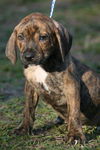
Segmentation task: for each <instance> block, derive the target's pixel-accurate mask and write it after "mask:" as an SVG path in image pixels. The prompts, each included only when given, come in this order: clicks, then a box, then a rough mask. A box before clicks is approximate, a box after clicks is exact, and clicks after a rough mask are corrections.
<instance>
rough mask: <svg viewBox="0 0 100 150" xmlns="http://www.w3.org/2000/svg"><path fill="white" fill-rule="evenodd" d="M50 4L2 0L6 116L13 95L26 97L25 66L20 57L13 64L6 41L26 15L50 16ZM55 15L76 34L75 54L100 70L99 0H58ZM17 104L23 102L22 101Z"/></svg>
mask: <svg viewBox="0 0 100 150" xmlns="http://www.w3.org/2000/svg"><path fill="white" fill-rule="evenodd" d="M50 4H51V0H0V106H1V107H0V110H2V113H1V114H2V115H1V116H3V115H4V114H3V113H4V112H5V109H6V108H8V103H9V102H10V100H11V99H12V98H15V97H19V98H20V97H22V96H23V87H24V76H23V68H22V65H21V62H20V60H18V62H17V64H16V65H15V66H13V65H12V64H11V63H10V62H9V60H8V59H7V58H6V57H5V47H6V44H7V41H8V39H9V37H10V35H11V33H12V31H13V29H14V27H15V26H16V25H17V24H18V23H19V21H20V20H21V19H22V18H23V17H25V16H26V15H28V14H30V13H32V12H40V13H43V14H45V15H47V16H49V14H50ZM53 18H54V19H55V20H57V21H58V22H60V23H62V24H63V25H64V26H65V27H66V28H67V29H68V30H69V31H70V32H71V34H72V36H73V46H72V49H71V52H72V54H73V55H74V56H75V57H76V58H78V59H79V60H80V61H82V62H83V63H85V64H87V65H89V66H90V67H91V68H92V69H94V70H96V71H97V72H100V0H56V6H55V9H54V14H53ZM8 100H9V102H8ZM15 102H16V101H15ZM11 103H13V107H14V108H15V107H17V106H16V104H14V102H12V101H11ZM18 103H19V104H20V102H19V101H18ZM14 108H13V109H14ZM18 109H19V108H18ZM7 111H8V110H7ZM18 111H19V110H18ZM10 112H11V109H10ZM12 112H13V110H12ZM16 114H17V112H16ZM8 118H9V117H8ZM8 118H7V120H9V119H8ZM1 119H2V118H1ZM7 120H6V121H7ZM15 124H16V123H15ZM3 125H4V122H3ZM17 150H18V149H17Z"/></svg>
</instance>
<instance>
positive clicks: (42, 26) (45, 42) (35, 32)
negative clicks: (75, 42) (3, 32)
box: [6, 13, 72, 65]
mask: <svg viewBox="0 0 100 150" xmlns="http://www.w3.org/2000/svg"><path fill="white" fill-rule="evenodd" d="M71 44H72V39H71V36H70V34H69V33H68V31H67V30H66V29H65V28H64V27H63V26H62V25H61V24H58V23H57V22H56V21H54V20H52V19H50V18H49V17H47V16H44V15H42V14H38V13H37V14H31V15H29V16H27V17H25V18H24V19H23V20H21V22H20V23H19V24H18V25H17V26H16V27H15V29H14V31H13V33H12V35H11V37H10V39H9V41H8V44H7V47H6V55H7V57H8V58H9V59H10V60H11V61H12V63H15V62H16V57H17V54H16V53H17V52H16V48H17V47H18V49H19V50H20V57H21V60H22V62H23V64H24V65H28V64H36V65H38V64H42V63H44V62H45V61H46V60H47V59H48V58H49V57H50V56H51V55H53V54H56V55H58V56H59V55H60V57H61V58H62V60H64V58H65V56H66V54H67V53H68V52H69V50H70V47H71Z"/></svg>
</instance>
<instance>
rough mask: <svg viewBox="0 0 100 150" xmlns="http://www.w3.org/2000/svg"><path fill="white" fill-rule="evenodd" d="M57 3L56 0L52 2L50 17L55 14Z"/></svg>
mask: <svg viewBox="0 0 100 150" xmlns="http://www.w3.org/2000/svg"><path fill="white" fill-rule="evenodd" d="M55 3H56V0H52V3H51V11H50V18H51V17H52V15H53V12H54V7H55Z"/></svg>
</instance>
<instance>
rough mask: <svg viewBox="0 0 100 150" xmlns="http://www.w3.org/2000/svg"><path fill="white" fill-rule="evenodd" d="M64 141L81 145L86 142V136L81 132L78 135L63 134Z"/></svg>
mask: <svg viewBox="0 0 100 150" xmlns="http://www.w3.org/2000/svg"><path fill="white" fill-rule="evenodd" d="M64 141H65V142H66V143H67V144H72V145H77V144H82V145H84V144H85V143H86V138H85V136H84V135H83V134H82V135H80V136H79V135H71V136H70V135H67V136H65V138H64Z"/></svg>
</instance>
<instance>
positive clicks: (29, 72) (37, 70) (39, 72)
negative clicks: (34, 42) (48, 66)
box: [24, 65, 49, 91]
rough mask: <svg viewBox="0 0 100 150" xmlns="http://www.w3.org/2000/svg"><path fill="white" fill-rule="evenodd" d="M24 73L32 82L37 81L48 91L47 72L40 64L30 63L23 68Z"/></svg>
mask: <svg viewBox="0 0 100 150" xmlns="http://www.w3.org/2000/svg"><path fill="white" fill-rule="evenodd" d="M24 75H25V77H26V79H27V80H28V81H29V82H31V83H32V84H34V83H39V84H41V85H43V87H44V89H45V90H47V91H49V88H48V86H47V84H46V78H47V76H48V73H47V72H46V71H45V70H44V69H43V68H42V67H41V66H39V65H37V66H35V65H30V66H29V67H28V68H26V69H25V70H24Z"/></svg>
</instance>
